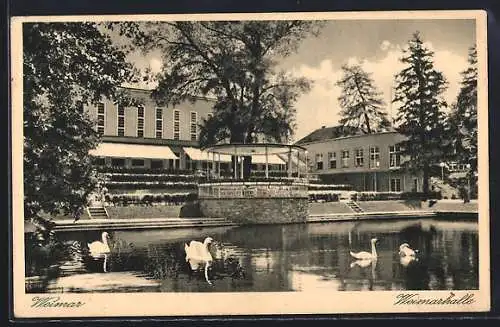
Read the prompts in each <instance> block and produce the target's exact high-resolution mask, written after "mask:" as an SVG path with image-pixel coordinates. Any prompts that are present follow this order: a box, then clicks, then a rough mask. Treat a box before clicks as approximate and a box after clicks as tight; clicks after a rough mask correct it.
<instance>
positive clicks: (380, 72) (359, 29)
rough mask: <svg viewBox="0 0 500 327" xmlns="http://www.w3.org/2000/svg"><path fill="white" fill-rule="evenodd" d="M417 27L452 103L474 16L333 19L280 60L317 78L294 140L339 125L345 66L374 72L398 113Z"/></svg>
mask: <svg viewBox="0 0 500 327" xmlns="http://www.w3.org/2000/svg"><path fill="white" fill-rule="evenodd" d="M416 31H419V32H420V35H421V37H422V39H423V41H424V42H425V44H426V46H427V47H429V48H430V49H431V50H432V51H434V53H435V54H434V64H435V68H436V69H437V70H439V71H441V72H442V73H443V74H444V76H445V78H446V80H447V81H448V89H447V91H446V92H445V93H444V98H445V100H446V101H447V102H448V103H450V104H451V103H452V102H453V101H454V99H455V98H456V95H457V94H458V91H459V88H460V80H461V75H460V72H462V71H463V70H465V69H466V67H467V55H468V49H469V48H470V47H471V46H473V45H475V42H476V35H475V21H474V20H471V19H461V20H456V19H434V20H410V19H404V20H403V19H397V20H396V19H395V20H332V21H328V22H326V24H325V26H324V27H323V28H322V30H321V33H320V35H318V36H317V37H314V36H311V37H309V38H306V39H304V40H302V43H301V45H300V46H299V48H298V50H297V52H296V53H294V54H292V55H290V56H288V57H286V58H283V59H282V60H280V61H279V62H280V64H279V66H278V67H277V68H278V69H280V70H284V71H287V72H289V73H291V74H293V75H295V76H303V77H306V78H308V79H310V80H311V81H312V82H313V83H312V88H311V90H310V91H309V92H308V93H306V94H303V95H301V96H300V97H299V99H298V101H297V103H296V109H297V129H296V131H295V137H294V139H295V140H299V139H300V138H302V137H304V136H306V135H307V134H309V133H311V132H312V131H314V130H315V129H317V128H321V127H322V126H334V125H337V124H338V120H339V112H340V110H341V109H340V107H339V104H338V100H337V98H338V96H339V95H340V88H339V87H337V86H336V85H335V84H336V82H337V81H338V80H339V79H340V78H341V76H342V74H341V66H342V65H343V64H354V63H358V64H361V65H362V67H363V68H364V70H365V71H367V72H368V73H371V74H372V75H371V77H372V78H373V80H374V82H375V85H376V87H377V88H378V90H379V91H380V92H382V94H383V98H384V100H385V103H386V108H387V112H388V113H389V114H391V113H392V115H393V116H394V115H395V114H396V112H397V107H395V105H391V101H390V98H391V95H392V91H391V88H392V87H393V84H394V75H395V74H397V73H398V72H399V71H401V69H402V68H403V67H404V64H402V63H401V62H400V61H399V59H400V58H401V56H402V49H403V48H404V47H405V46H406V45H407V43H408V40H409V39H410V38H411V37H412V34H413V33H415V32H416ZM139 58H140V60H139ZM132 60H136V62H138V61H141V62H142V63H140V64H139V66H141V65H142V66H143V67H144V66H149V67H150V68H151V69H152V71H153V72H155V71H159V70H160V69H161V65H162V62H161V57H160V55H159V53H155V52H153V53H150V54H149V55H147V56H146V57H144V55H139V54H134V55H132Z"/></svg>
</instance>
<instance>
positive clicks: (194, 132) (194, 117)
mask: <svg viewBox="0 0 500 327" xmlns="http://www.w3.org/2000/svg"><path fill="white" fill-rule="evenodd" d="M189 127H190V134H191V141H196V140H197V139H198V113H197V112H195V111H191V122H190V125H189Z"/></svg>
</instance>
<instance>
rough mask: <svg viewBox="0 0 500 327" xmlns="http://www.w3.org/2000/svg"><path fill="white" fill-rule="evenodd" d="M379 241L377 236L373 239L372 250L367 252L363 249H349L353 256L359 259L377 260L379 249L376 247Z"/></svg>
mask: <svg viewBox="0 0 500 327" xmlns="http://www.w3.org/2000/svg"><path fill="white" fill-rule="evenodd" d="M377 241H378V239H376V238H372V239H371V241H370V242H371V244H372V252H371V253H370V252H366V251H361V252H356V253H355V252H352V251H349V253H350V254H351V256H352V257H353V258H355V259H358V260H376V259H377V249H376V248H375V243H376V242H377Z"/></svg>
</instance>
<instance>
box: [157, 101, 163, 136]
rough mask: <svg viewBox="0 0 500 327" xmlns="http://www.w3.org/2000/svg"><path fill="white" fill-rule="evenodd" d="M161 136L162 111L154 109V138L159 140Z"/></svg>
mask: <svg viewBox="0 0 500 327" xmlns="http://www.w3.org/2000/svg"><path fill="white" fill-rule="evenodd" d="M162 136H163V110H162V109H161V108H156V138H157V139H161V138H162Z"/></svg>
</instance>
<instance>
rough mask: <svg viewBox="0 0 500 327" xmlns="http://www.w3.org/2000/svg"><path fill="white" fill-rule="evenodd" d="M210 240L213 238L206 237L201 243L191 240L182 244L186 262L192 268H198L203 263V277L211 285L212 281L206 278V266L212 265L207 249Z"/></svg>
mask: <svg viewBox="0 0 500 327" xmlns="http://www.w3.org/2000/svg"><path fill="white" fill-rule="evenodd" d="M212 242H213V239H212V238H211V237H207V238H205V240H204V241H203V243H201V242H198V241H191V242H190V243H189V245H187V244H184V250H185V251H186V262H189V265H190V266H191V269H192V270H198V269H199V268H200V265H205V279H206V281H207V282H208V283H209V284H210V285H212V282H211V281H210V280H209V279H208V268H209V267H210V266H211V265H212V261H213V258H212V255H211V254H210V251H209V250H208V246H209V245H210V243H212Z"/></svg>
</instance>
